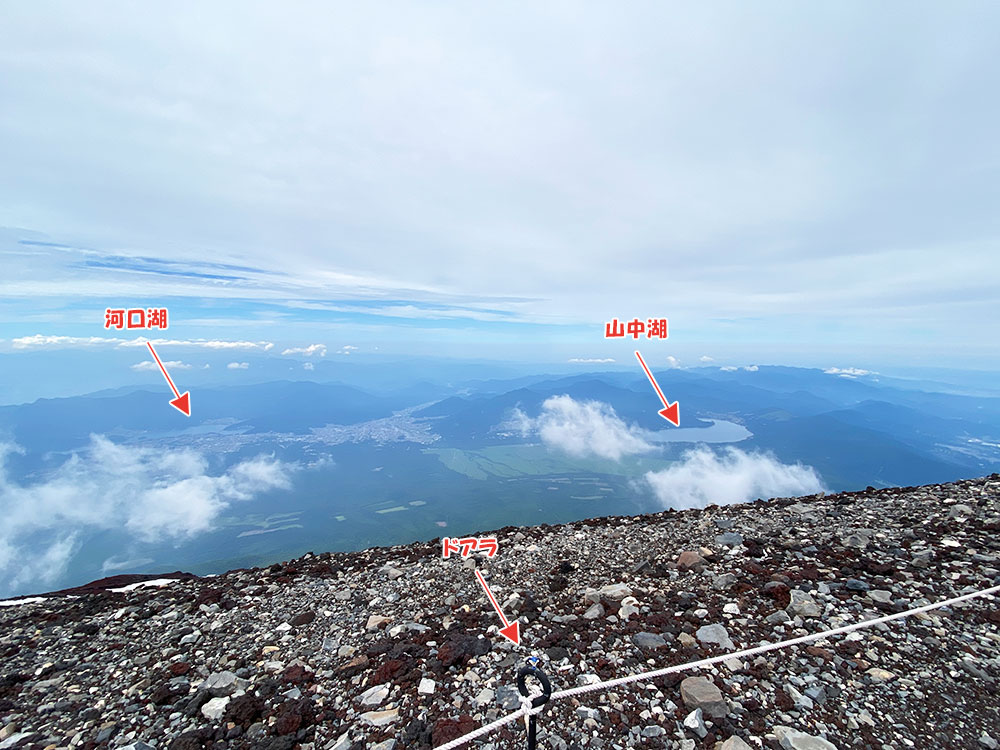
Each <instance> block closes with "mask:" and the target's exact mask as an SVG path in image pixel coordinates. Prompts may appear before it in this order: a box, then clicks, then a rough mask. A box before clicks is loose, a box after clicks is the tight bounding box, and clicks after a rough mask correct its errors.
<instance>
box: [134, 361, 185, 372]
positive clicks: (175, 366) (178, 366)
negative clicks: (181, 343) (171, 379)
mask: <svg viewBox="0 0 1000 750" xmlns="http://www.w3.org/2000/svg"><path fill="white" fill-rule="evenodd" d="M163 366H164V367H166V368H168V369H170V370H190V369H191V367H192V366H191V365H189V364H188V363H187V362H182V361H181V360H179V359H174V360H169V361H167V362H164V363H163ZM129 369H132V370H135V371H136V372H159V371H160V366H159V365H157V364H156V362H154V361H153V360H144V361H142V362H136V363H135V364H134V365H130V366H129Z"/></svg>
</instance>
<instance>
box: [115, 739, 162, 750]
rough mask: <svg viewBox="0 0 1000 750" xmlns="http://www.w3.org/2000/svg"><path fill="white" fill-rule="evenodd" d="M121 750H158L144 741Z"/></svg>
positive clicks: (137, 741) (120, 749) (136, 742)
mask: <svg viewBox="0 0 1000 750" xmlns="http://www.w3.org/2000/svg"><path fill="white" fill-rule="evenodd" d="M119 750H156V748H155V747H153V746H152V745H147V744H146V743H145V742H143V741H142V740H136V741H135V742H133V743H132V744H131V745H125V747H122V748H119Z"/></svg>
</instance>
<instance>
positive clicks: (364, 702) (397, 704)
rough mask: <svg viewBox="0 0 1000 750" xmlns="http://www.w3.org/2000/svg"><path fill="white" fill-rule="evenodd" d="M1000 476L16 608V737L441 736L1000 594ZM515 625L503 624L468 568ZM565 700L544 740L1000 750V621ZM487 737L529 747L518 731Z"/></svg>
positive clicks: (959, 617)
mask: <svg viewBox="0 0 1000 750" xmlns="http://www.w3.org/2000/svg"><path fill="white" fill-rule="evenodd" d="M998 531H1000V476H998V475H993V476H992V477H988V478H985V479H978V480H972V481H963V482H957V483H954V484H945V485H936V486H929V487H917V488H903V489H887V490H873V489H870V488H869V490H867V491H864V492H855V493H843V494H839V495H827V496H813V497H805V498H798V499H785V500H772V501H768V502H758V503H754V504H748V505H741V506H729V507H721V508H720V507H710V508H708V509H705V510H692V511H683V512H672V511H668V512H665V513H659V514H655V515H648V516H640V517H623V518H602V519H594V520H588V521H582V522H579V523H572V524H567V525H565V526H542V527H537V528H505V529H501V530H499V531H497V532H496V533H495V534H492V535H495V536H496V537H497V539H498V542H499V552H498V553H497V554H496V556H495V557H493V558H492V559H487V558H485V557H480V558H479V559H478V560H477V559H474V558H469V559H465V560H463V559H462V558H461V557H455V556H452V557H451V559H448V560H443V559H442V558H441V547H440V542H439V541H435V542H433V543H426V544H413V545H408V546H399V547H391V548H380V549H372V550H367V551H364V552H359V553H352V554H329V553H324V554H315V555H314V554H309V555H306V556H304V557H303V558H301V559H298V560H293V561H291V562H287V563H283V564H279V565H273V566H271V567H270V568H266V569H258V570H239V571H233V572H230V573H227V574H225V575H221V576H218V577H213V578H201V579H193V580H192V579H188V580H183V579H182V580H175V581H173V582H171V583H169V584H166V585H163V586H143V587H139V588H136V589H134V590H132V591H126V592H120V593H114V592H109V591H107V590H97V591H93V590H91V591H89V592H84V593H81V594H76V595H71V596H67V595H63V596H60V597H53V598H49V599H47V600H45V601H41V602H36V603H28V604H21V605H18V606H10V607H4V608H0V726H2V729H0V748H8V747H18V748H38V749H41V748H49V749H52V748H85V749H87V750H89V749H90V748H97V747H101V748H104V747H118V748H121V747H126V746H127V747H130V748H136V749H141V748H147V747H155V748H159V749H169V750H198V749H200V748H213V749H218V750H223V749H224V748H233V749H234V750H236V749H238V748H265V749H267V750H292V749H293V748H301V749H302V750H332V749H335V750H348V749H353V750H374V749H377V750H390V749H392V748H395V749H397V750H399V749H401V748H429V747H433V746H435V745H438V744H441V743H442V742H445V741H447V740H449V739H452V738H453V737H456V736H458V735H459V734H462V733H464V732H465V731H468V730H470V729H472V728H474V727H477V726H479V725H481V724H483V723H486V722H489V721H491V720H492V719H495V718H497V717H499V716H503V715H506V714H507V713H508V712H510V711H512V710H514V709H516V708H517V705H518V703H517V697H516V693H515V690H514V688H513V685H514V673H515V672H516V670H517V669H518V668H519V667H520V666H521V665H522V663H523V660H524V658H525V657H526V656H528V655H531V654H535V655H538V656H540V657H541V660H542V666H543V668H544V670H545V671H546V672H547V673H548V674H550V675H551V677H552V681H553V683H554V687H555V689H557V690H558V689H561V688H565V687H567V686H573V685H578V684H585V683H587V682H592V681H596V680H603V679H607V678H611V677H618V676H624V675H628V674H632V673H635V672H639V671H643V670H649V669H654V668H658V667H662V666H667V665H670V664H682V663H685V662H689V661H693V660H696V659H698V658H702V657H704V656H708V655H715V654H720V653H725V652H726V651H730V650H733V649H734V648H747V647H751V646H755V645H758V644H759V643H761V642H763V641H766V640H771V641H774V640H781V639H787V638H791V637H794V636H796V635H804V634H806V633H809V632H815V631H817V630H819V629H825V628H831V627H836V626H837V625H843V624H848V623H852V622H856V621H858V620H859V619H862V618H870V617H874V616H878V615H881V614H883V613H892V612H897V611H902V610H904V609H908V608H912V607H914V606H919V605H921V604H924V603H928V602H933V601H936V600H939V599H944V598H948V597H952V596H956V595H958V594H961V593H966V592H970V591H974V590H978V589H982V588H986V587H988V586H992V585H996V584H998V583H1000V570H998V568H1000V564H998V561H1000V534H998ZM476 566H478V567H479V568H480V570H482V571H483V573H484V575H485V576H486V579H487V580H488V581H489V583H490V585H491V587H492V588H493V590H494V591H495V593H496V594H497V597H498V599H499V600H500V602H501V603H502V604H503V607H504V611H505V612H506V613H507V614H508V616H517V617H519V619H520V622H521V632H522V637H521V645H520V647H515V646H513V644H511V643H509V642H507V641H506V640H504V639H503V638H502V637H500V636H499V635H498V634H497V632H496V630H497V626H498V625H499V619H498V617H497V615H496V614H495V613H494V612H493V610H492V609H491V607H490V606H489V604H488V602H487V600H486V598H485V596H484V595H483V591H482V589H481V587H480V586H479V584H478V582H477V580H476V578H475V576H474V571H473V568H474V567H476ZM717 666H718V668H710V669H706V670H703V671H701V672H688V673H685V674H680V675H676V676H670V677H668V678H661V679H658V680H654V681H642V682H638V683H634V684H632V685H629V686H627V687H623V688H617V689H612V690H602V691H599V692H593V693H588V694H587V695H583V696H580V697H579V700H576V699H566V700H562V701H557V702H553V703H551V704H550V705H549V706H548V707H547V708H546V710H545V712H544V713H543V714H542V715H541V716H540V717H539V727H540V729H541V735H540V742H539V744H540V746H541V747H548V748H582V747H594V748H626V747H648V748H685V749H686V750H691V749H694V748H724V750H741V749H743V748H747V747H750V748H759V747H766V748H798V749H800V750H805V749H807V748H842V749H843V748H879V749H881V748H899V749H901V748H997V747H998V742H1000V700H998V699H997V697H996V696H997V690H998V677H1000V611H998V607H997V601H996V600H995V599H993V600H982V599H980V600H974V601H973V602H971V603H966V604H963V605H960V606H956V607H954V608H951V609H946V610H937V611H934V612H931V613H929V614H927V615H921V616H917V617H913V618H908V619H906V620H903V621H901V622H895V623H891V624H889V625H886V626H879V627H876V628H872V629H870V630H864V631H860V632H857V633H852V634H850V635H847V636H842V637H835V638H831V639H829V640H826V641H821V642H818V643H815V644H813V645H809V646H805V647H800V648H793V649H786V650H780V651H774V652H770V653H767V654H764V655H762V656H760V657H757V658H754V659H749V660H747V661H745V662H744V661H738V660H729V661H727V662H725V663H724V664H719V665H717ZM473 746H475V747H492V748H521V747H524V746H525V740H524V728H523V725H522V724H521V723H520V722H518V723H515V724H512V725H509V726H507V727H505V728H503V729H501V730H500V731H498V732H496V733H494V734H492V735H490V736H489V737H487V738H484V739H483V740H481V741H479V742H478V743H473Z"/></svg>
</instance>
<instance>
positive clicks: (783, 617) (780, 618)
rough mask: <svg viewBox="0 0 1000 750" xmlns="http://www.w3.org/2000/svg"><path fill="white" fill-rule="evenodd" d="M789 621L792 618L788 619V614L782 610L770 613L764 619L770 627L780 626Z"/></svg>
mask: <svg viewBox="0 0 1000 750" xmlns="http://www.w3.org/2000/svg"><path fill="white" fill-rule="evenodd" d="M791 619H792V618H791V617H789V616H788V613H787V612H786V611H785V610H783V609H779V610H778V611H777V612H772V613H771V614H769V615H768V616H767V617H765V618H764V620H765V622H768V623H770V624H771V625H780V624H781V623H783V622H789V621H790V620H791Z"/></svg>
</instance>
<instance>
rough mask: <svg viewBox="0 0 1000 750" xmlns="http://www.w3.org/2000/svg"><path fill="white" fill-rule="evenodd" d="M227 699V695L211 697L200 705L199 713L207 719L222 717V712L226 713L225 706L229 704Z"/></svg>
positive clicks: (212, 719)
mask: <svg viewBox="0 0 1000 750" xmlns="http://www.w3.org/2000/svg"><path fill="white" fill-rule="evenodd" d="M229 700H230V699H229V696H228V695H227V696H225V697H222V698H212V699H211V700H210V701H209V702H208V703H206V704H205V705H204V706H202V707H201V715H202V716H204V717H205V718H206V719H208V720H209V721H218V720H219V719H221V718H222V716H223V714H225V713H226V707H227V706H228V705H229Z"/></svg>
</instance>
